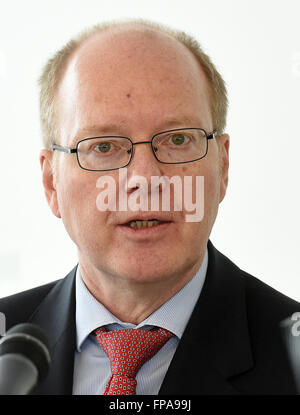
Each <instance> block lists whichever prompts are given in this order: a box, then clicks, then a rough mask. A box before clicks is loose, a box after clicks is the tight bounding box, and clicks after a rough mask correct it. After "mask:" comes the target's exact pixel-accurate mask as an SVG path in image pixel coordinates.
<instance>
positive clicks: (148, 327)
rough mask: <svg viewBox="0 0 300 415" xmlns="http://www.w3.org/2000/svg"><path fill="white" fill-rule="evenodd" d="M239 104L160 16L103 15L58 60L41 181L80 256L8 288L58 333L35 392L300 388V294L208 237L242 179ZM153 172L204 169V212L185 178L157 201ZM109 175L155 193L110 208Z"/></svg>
mask: <svg viewBox="0 0 300 415" xmlns="http://www.w3.org/2000/svg"><path fill="white" fill-rule="evenodd" d="M226 109H227V99H226V89H225V85H224V82H223V80H222V78H221V76H220V75H219V74H218V72H217V71H216V69H215V67H214V66H213V64H212V63H211V61H210V59H209V58H208V56H206V55H205V54H204V53H203V52H202V51H201V49H200V47H199V46H197V45H196V44H195V43H194V42H193V40H192V39H190V38H189V37H188V36H186V35H183V34H182V33H176V32H173V31H170V30H168V29H165V28H162V27H159V26H157V25H154V24H151V23H147V22H142V21H137V22H126V23H122V24H112V25H102V26H99V27H96V28H93V29H92V30H91V31H90V32H87V33H85V34H83V35H82V36H81V37H80V38H78V39H77V40H74V41H73V42H70V43H69V44H68V45H67V46H66V47H65V48H63V49H62V50H61V51H59V52H58V53H57V54H56V56H55V57H54V58H53V59H52V60H50V61H49V62H48V64H47V65H46V67H45V69H44V72H43V74H42V77H41V120H42V127H43V132H44V144H45V149H43V150H42V151H41V154H40V163H41V168H42V175H43V185H44V189H45V194H46V198H47V201H48V203H49V206H50V208H51V210H52V212H53V214H54V215H55V216H57V217H58V218H61V219H62V221H63V223H64V226H65V228H66V230H67V232H68V233H69V235H70V237H71V238H72V240H73V241H74V243H75V244H76V246H77V249H78V266H75V268H74V269H73V270H72V271H71V272H70V273H69V274H68V275H67V277H66V278H64V279H62V280H58V281H55V282H53V283H50V284H47V285H45V286H42V287H38V288H35V289H32V290H29V291H26V292H24V293H20V294H16V295H14V296H10V297H8V298H5V299H2V300H1V303H0V310H1V311H2V312H4V313H5V314H6V318H7V324H8V327H10V326H13V325H15V324H17V323H19V322H25V321H29V322H32V323H34V324H37V325H39V326H40V327H41V328H43V329H44V330H45V331H46V333H47V334H48V335H49V338H50V342H51V354H52V364H51V368H50V372H49V374H48V376H47V378H46V380H45V381H44V382H43V383H42V384H41V385H40V386H39V387H38V388H37V389H36V390H35V391H34V393H37V394H114V393H116V394H119V393H123V385H125V386H124V391H125V392H124V393H128V394H154V395H155V394H158V393H160V394H241V393H245V394H264V393H268V394H285V393H296V390H295V385H294V380H293V377H292V373H291V372H290V368H289V362H288V358H287V356H286V355H285V348H284V345H283V344H282V342H281V336H280V331H279V323H280V322H281V321H282V320H283V319H286V318H288V317H289V316H291V315H292V314H293V313H294V312H296V311H298V310H299V304H298V303H297V302H296V301H293V300H291V299H289V298H287V297H285V296H284V295H282V294H280V293H278V292H276V291H275V290H273V289H272V288H270V287H268V286H267V285H265V284H264V283H262V282H261V281H259V280H257V279H256V278H254V277H252V276H250V275H249V274H247V273H246V272H244V271H242V270H240V269H239V268H238V267H237V266H235V265H234V264H233V263H232V262H231V261H230V260H229V259H228V258H226V257H225V256H223V255H222V254H221V253H220V252H218V251H217V250H216V248H214V246H213V245H212V243H211V242H210V241H209V236H210V232H211V229H212V227H213V224H214V221H215V219H216V215H217V211H218V205H219V203H220V202H221V201H222V200H223V198H224V196H225V193H226V188H227V184H228V166H229V136H228V135H227V134H225V133H224V128H225V121H226ZM124 172H126V179H125V176H122V175H121V174H120V173H124ZM108 177H109V178H110V179H109V180H110V181H109V180H108V179H107V178H108ZM155 177H156V178H157V177H158V178H161V177H163V178H164V180H165V181H166V178H168V179H171V178H174V177H177V180H179V181H180V183H181V184H183V187H184V188H185V189H184V190H186V191H187V193H192V194H193V195H195V194H197V191H198V190H199V186H200V185H201V183H203V193H201V194H202V198H201V200H200V202H201V203H202V204H203V203H204V205H203V206H202V207H203V215H202V216H201V218H200V219H201V220H196V221H192V220H191V221H187V220H186V215H187V211H188V209H187V208H186V205H185V206H184V207H183V208H182V209H181V210H180V209H176V206H177V205H176V203H177V202H178V200H179V194H178V193H177V196H175V186H174V188H173V187H172V188H171V193H170V195H169V196H170V199H172V197H174V198H173V199H172V200H174V202H173V203H171V208H170V209H169V210H165V209H162V207H161V206H160V208H159V209H158V210H156V211H154V210H151V209H150V208H149V207H150V200H151V197H152V196H153V194H154V191H155V190H156V191H158V193H159V195H161V194H162V193H163V192H164V189H165V187H164V183H165V182H159V183H158V184H157V182H156V187H155V186H154V187H151V183H152V179H153V178H155ZM187 177H192V178H193V179H194V180H193V181H192V184H191V182H188V181H186V182H185V178H187ZM197 177H198V178H199V177H200V178H201V177H202V178H203V182H199V181H198V182H197V181H196V178H197ZM103 178H106V179H107V183H110V182H111V183H114V184H115V185H116V186H115V187H111V188H110V189H109V191H108V193H107V196H108V199H109V198H110V197H113V195H112V193H113V190H114V191H115V194H114V197H115V200H117V202H118V203H119V205H120V203H123V202H124V200H125V199H124V198H125V196H126V198H128V199H129V198H130V197H131V196H134V193H135V192H138V191H139V190H143V192H142V193H139V196H140V199H141V198H144V199H143V200H144V201H145V200H146V206H147V207H148V209H144V210H143V209H138V210H134V209H129V208H128V206H127V208H126V209H113V208H112V207H113V206H114V204H113V202H112V200H113V199H110V202H109V203H111V204H110V205H109V206H110V208H109V209H106V210H105V209H104V208H103V207H104V204H105V202H104V198H101V195H102V196H103V194H104V193H103V192H105V191H106V190H107V187H105V186H102V184H103V183H102V182H101V179H103ZM137 178H143V180H144V181H143V180H142V179H140V181H138V180H137ZM99 180H100V182H99ZM188 183H190V184H191V185H190V187H189V186H188ZM145 185H148V187H145ZM145 188H146V190H145ZM146 196H149V198H148V199H145V197H146ZM131 200H134V199H133V198H131ZM140 201H141V200H140ZM136 202H137V200H136ZM149 222H150V223H149ZM148 226H149V227H148ZM145 227H147V228H145ZM135 336H140V337H135ZM135 342H136V343H135ZM145 345H146V346H147V347H146V346H145ZM139 346H140V347H139ZM146 349H147V350H146ZM152 349H153V350H152ZM130 350H132V352H131V351H130ZM145 350H146V352H145V353H146V354H147V353H148V355H147V356H146V355H143V356H140V354H141V353H144V351H145ZM132 353H133V354H134V355H133V357H132V356H131V355H132ZM116 356H118V358H116ZM122 356H123V357H122ZM124 356H125V357H124ZM120 360H122V362H123V366H122V365H121V366H119V363H120V362H119V361H120ZM124 366H126V370H127V369H128V367H127V366H137V368H138V370H137V371H135V372H134V373H133V372H131V373H129V372H126V371H125V369H124ZM116 368H117V369H116ZM129 369H130V368H129ZM118 376H119V377H118ZM118 379H120V382H119V380H118ZM119 383H120V384H119Z"/></svg>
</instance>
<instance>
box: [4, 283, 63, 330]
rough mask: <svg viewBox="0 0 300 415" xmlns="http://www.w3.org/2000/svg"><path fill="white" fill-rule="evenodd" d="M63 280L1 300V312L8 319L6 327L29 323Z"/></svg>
mask: <svg viewBox="0 0 300 415" xmlns="http://www.w3.org/2000/svg"><path fill="white" fill-rule="evenodd" d="M60 281H62V280H61V279H59V280H56V281H53V282H50V283H48V284H44V285H41V286H39V287H35V288H32V289H29V290H26V291H22V292H20V293H17V294H13V295H9V296H7V297H3V298H0V312H2V313H4V315H5V318H6V327H7V328H9V327H11V326H13V325H15V324H18V323H21V322H24V321H27V320H28V319H29V317H30V316H31V315H32V313H33V312H34V311H35V310H36V308H37V307H38V306H39V305H40V303H41V302H42V301H43V300H44V298H45V297H46V296H47V295H48V293H49V292H50V291H51V290H52V289H53V288H54V287H55V286H56V285H57V283H59V282H60Z"/></svg>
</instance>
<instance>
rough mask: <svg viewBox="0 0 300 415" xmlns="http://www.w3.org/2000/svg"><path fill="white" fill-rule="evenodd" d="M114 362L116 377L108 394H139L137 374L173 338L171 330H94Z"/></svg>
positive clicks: (111, 366) (112, 370)
mask: <svg viewBox="0 0 300 415" xmlns="http://www.w3.org/2000/svg"><path fill="white" fill-rule="evenodd" d="M94 333H95V335H96V338H97V340H98V343H99V344H100V346H101V347H102V348H103V350H104V351H105V353H106V354H107V356H108V357H109V360H110V368H111V373H112V376H111V377H110V379H109V382H108V384H107V386H106V389H105V392H104V395H135V390H136V384H137V382H136V379H135V377H136V374H137V372H138V371H139V369H140V368H141V367H142V365H143V364H144V363H146V362H147V360H149V359H151V357H153V356H154V355H155V353H157V352H158V351H159V350H160V349H161V347H162V346H163V345H164V344H165V343H166V342H167V341H168V340H169V338H170V337H172V336H173V333H170V332H169V331H168V330H165V329H162V328H159V329H158V330H142V329H121V330H112V331H107V330H106V329H105V328H104V327H99V328H98V329H96V330H95V331H94Z"/></svg>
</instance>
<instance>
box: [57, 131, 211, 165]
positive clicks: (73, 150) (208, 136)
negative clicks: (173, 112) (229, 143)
mask: <svg viewBox="0 0 300 415" xmlns="http://www.w3.org/2000/svg"><path fill="white" fill-rule="evenodd" d="M182 130H201V131H203V132H204V134H205V137H206V151H205V154H204V155H203V156H201V157H198V158H197V159H194V160H189V161H175V162H166V161H161V160H159V159H158V158H157V156H156V154H155V147H154V145H153V140H154V139H155V137H157V136H158V135H161V134H164V133H172V132H176V131H182ZM217 135H218V132H217V131H216V130H214V131H213V132H212V133H207V132H206V131H205V130H204V129H203V128H198V127H192V128H175V129H173V130H165V131H161V132H159V133H156V134H154V136H153V137H152V138H151V140H150V141H138V142H136V143H133V142H132V140H131V139H130V138H129V137H124V136H121V135H105V136H99V137H88V138H83V139H82V140H79V141H78V142H77V144H76V147H75V148H70V147H63V146H59V145H57V144H53V145H52V150H53V151H62V152H64V153H68V154H73V153H76V158H77V162H78V165H79V167H80V168H81V169H83V170H87V171H112V170H119V169H122V168H124V167H127V166H128V165H129V163H130V162H131V160H132V157H133V146H135V145H137V144H146V143H149V144H151V148H152V152H153V154H154V157H155V158H156V160H157V161H158V162H159V163H162V164H185V163H193V162H194V161H197V160H201V159H203V158H204V157H205V156H206V155H207V152H208V140H212V139H214V138H216V136H217ZM110 137H113V138H126V139H127V140H128V141H130V143H131V149H130V150H128V154H130V158H129V161H128V163H127V164H125V165H124V166H121V167H115V168H113V169H104V170H95V169H87V168H85V167H82V165H81V164H80V161H79V157H78V146H79V145H80V143H82V142H83V141H87V140H92V139H96V138H110Z"/></svg>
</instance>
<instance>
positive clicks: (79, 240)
mask: <svg viewBox="0 0 300 415" xmlns="http://www.w3.org/2000/svg"><path fill="white" fill-rule="evenodd" d="M180 37H181V40H178V38H180ZM186 44H189V47H187V46H186ZM197 48H198V46H197V45H196V44H195V43H193V42H192V41H191V40H190V38H188V37H187V36H186V35H182V34H178V33H175V32H173V31H168V30H167V29H162V28H160V27H157V26H156V25H153V24H148V23H145V22H127V23H122V24H113V25H111V26H100V27H98V28H93V29H92V30H91V31H89V32H86V33H85V34H83V35H82V36H81V37H80V38H78V39H77V40H75V41H73V43H72V42H71V43H70V44H69V46H67V47H65V48H64V50H63V51H60V52H59V53H58V54H57V55H56V57H55V58H53V59H52V60H51V61H49V63H48V65H47V66H46V67H45V70H44V72H43V75H42V77H41V86H42V89H41V120H42V127H43V132H44V143H45V149H44V150H42V151H41V155H40V162H41V166H42V172H43V184H44V188H45V193H46V197H47V200H48V203H49V205H50V207H51V210H52V212H53V214H54V215H56V216H57V217H58V218H61V219H62V220H63V223H64V225H65V227H66V230H67V231H68V233H69V235H70V237H71V238H72V240H73V241H74V243H75V244H76V245H77V248H78V253H79V261H80V263H81V264H84V266H85V267H86V268H89V269H93V270H98V271H99V274H101V273H105V274H106V275H111V277H112V278H120V279H127V280H132V281H135V282H141V283H147V282H151V281H154V280H157V281H159V280H164V281H168V280H172V279H174V278H178V279H180V276H182V275H185V274H186V273H187V272H188V270H191V269H194V270H196V269H197V267H198V266H200V264H201V260H202V257H203V254H204V251H205V248H206V244H207V240H208V238H209V235H210V232H211V229H212V226H213V224H214V221H215V218H216V215H217V212H218V206H219V203H220V202H221V201H222V200H223V198H224V196H225V192H226V188H227V183H228V150H229V137H228V135H227V134H224V133H223V130H224V127H225V119H226V108H227V100H226V90H225V86H224V82H223V81H222V78H221V77H220V75H219V74H218V73H217V71H216V70H215V68H214V67H213V65H212V63H211V62H210V60H209V58H208V57H207V56H206V55H205V54H203V53H202V51H201V49H199V48H198V49H197ZM195 50H197V51H198V52H197V53H198V55H199V54H200V58H201V59H202V61H201V59H200V58H199V56H196V55H195ZM187 127H201V128H203V129H205V130H206V131H207V132H212V131H213V130H217V131H218V136H217V138H216V139H213V140H209V145H208V153H207V155H206V156H205V157H204V158H203V159H201V160H198V161H196V162H192V163H187V164H162V163H159V162H158V161H157V160H156V159H155V157H154V155H153V153H152V149H151V147H150V145H149V144H142V145H138V146H135V147H134V153H133V158H132V160H131V163H130V164H129V165H128V166H127V176H128V181H130V179H131V178H133V177H134V176H143V177H144V178H145V179H146V180H147V182H148V183H149V189H150V183H151V177H152V176H168V177H169V178H171V177H173V176H180V177H181V178H182V182H183V178H184V176H192V177H193V178H196V176H203V177H204V217H203V219H202V220H201V221H200V222H185V221H184V216H185V214H186V213H187V212H185V211H184V210H183V211H179V212H178V211H174V210H173V211H171V212H161V215H163V216H165V219H166V220H168V221H170V222H171V223H170V224H169V226H167V227H166V229H165V231H164V232H160V233H158V234H157V235H156V236H154V237H149V238H138V239H137V238H131V237H130V236H128V234H127V233H126V232H125V233H124V232H123V231H122V229H121V227H120V224H121V223H124V222H125V220H126V219H127V218H128V217H130V218H131V217H132V216H133V213H134V212H118V211H105V212H101V211H99V210H98V209H97V206H96V200H97V196H98V194H99V189H98V188H97V187H96V183H97V179H98V178H99V177H101V176H103V175H109V176H111V177H112V178H113V179H114V180H115V183H116V184H117V189H118V184H119V170H114V171H109V172H91V171H86V170H83V169H81V168H80V167H79V166H78V163H77V159H76V156H75V155H74V154H72V155H71V154H64V153H60V154H55V157H54V153H53V152H52V151H51V150H50V148H51V145H52V143H53V142H54V141H55V143H56V144H60V145H63V146H67V147H71V148H74V147H76V143H77V142H78V141H79V140H81V139H84V138H88V137H95V136H102V135H120V136H126V137H130V138H131V139H132V141H133V142H137V141H146V140H150V138H151V137H152V136H153V135H154V134H156V133H158V132H160V131H164V130H168V129H173V128H174V129H175V128H187ZM193 183H194V187H195V183H196V182H195V180H193ZM133 191H134V189H130V188H127V189H126V192H127V193H128V195H130V193H132V192H133ZM193 191H194V194H196V189H195V188H194V189H193ZM171 194H172V193H171ZM117 197H118V194H117ZM148 213H149V212H148ZM153 216H155V215H153Z"/></svg>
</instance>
